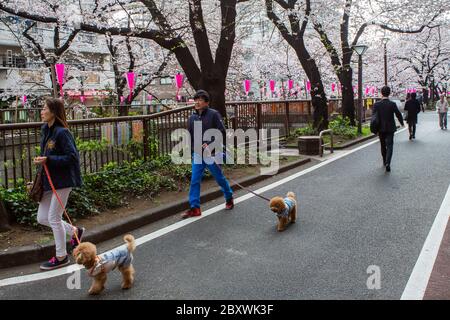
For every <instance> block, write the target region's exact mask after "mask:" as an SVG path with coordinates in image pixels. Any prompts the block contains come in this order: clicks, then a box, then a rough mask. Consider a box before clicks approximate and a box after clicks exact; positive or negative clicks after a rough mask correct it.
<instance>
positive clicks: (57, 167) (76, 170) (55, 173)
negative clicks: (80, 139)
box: [41, 123, 82, 191]
mask: <svg viewBox="0 0 450 320" xmlns="http://www.w3.org/2000/svg"><path fill="white" fill-rule="evenodd" d="M41 129H42V131H41V156H45V157H47V162H46V163H47V167H48V171H49V172H50V177H51V179H52V181H53V185H54V186H55V189H63V188H69V187H72V188H75V187H81V185H82V179H81V172H80V156H79V154H78V150H77V148H76V146H75V140H74V138H73V136H72V134H71V133H70V131H69V129H67V128H64V127H62V126H60V125H59V124H57V123H54V124H53V126H51V127H49V126H48V124H44V125H43V126H42V128H41ZM42 177H43V178H42V179H43V185H44V191H49V190H51V187H50V184H49V182H48V179H47V176H46V175H45V174H43V175H42Z"/></svg>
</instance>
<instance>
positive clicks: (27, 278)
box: [0, 128, 406, 287]
mask: <svg viewBox="0 0 450 320" xmlns="http://www.w3.org/2000/svg"><path fill="white" fill-rule="evenodd" d="M405 130H406V128H403V129H401V130H398V131H397V132H396V134H399V133H401V132H403V131H405ZM378 142H379V140H378V139H376V140H374V141H370V142H369V143H366V144H364V145H362V146H359V147H357V148H355V149H352V150H349V151H346V152H345V151H344V152H343V153H342V154H339V155H337V156H335V157H333V158H330V159H328V160H325V161H323V162H322V163H319V164H317V165H315V166H312V167H310V168H307V169H305V170H302V171H300V172H298V173H296V174H293V175H291V176H289V177H286V178H284V179H282V180H279V181H277V182H274V183H272V184H270V185H267V186H265V187H262V188H260V189H258V190H255V192H256V193H258V194H261V193H263V192H266V191H268V190H271V189H274V188H276V187H278V186H280V185H282V184H285V183H287V182H289V181H292V180H294V179H297V178H298V177H301V176H303V175H305V174H308V173H310V172H312V171H314V170H317V169H319V168H321V167H323V166H326V165H327V164H330V163H332V162H334V161H337V160H339V159H341V158H343V157H346V156H348V155H350V154H352V153H355V152H357V151H359V150H362V149H364V148H367V147H368V146H371V145H373V144H375V143H378ZM253 197H255V196H254V195H253V194H251V193H248V194H246V195H243V196H241V197H239V198H237V199H235V200H234V203H235V204H237V203H240V202H243V201H246V200H248V199H250V198H253ZM224 208H225V205H224V204H221V205H218V206H215V207H213V208H211V209H209V210H206V211H204V212H202V215H201V216H200V217H196V218H189V219H186V220H182V221H179V222H177V223H174V224H172V225H170V226H167V227H165V228H162V229H160V230H157V231H154V232H152V233H150V234H148V235H145V236H142V237H140V238H138V239H136V245H137V246H138V245H141V244H144V243H146V242H149V241H151V240H153V239H156V238H158V237H161V236H163V235H165V234H168V233H169V232H172V231H174V230H177V229H180V228H182V227H184V226H186V225H188V224H190V223H194V222H196V221H198V220H200V219H204V218H206V217H207V216H209V215H211V214H213V213H216V212H218V211H221V210H223V209H224ZM120 247H122V246H120ZM112 250H115V249H111V251H112ZM81 269H84V267H82V266H79V265H71V266H68V267H64V268H61V269H57V270H52V271H48V272H45V273H42V272H41V273H33V274H29V275H24V276H18V277H12V278H7V279H4V280H0V287H4V286H10V285H15V284H20V283H26V282H32V281H38V280H44V279H50V278H54V277H58V276H62V275H65V274H71V273H73V272H74V271H77V270H81Z"/></svg>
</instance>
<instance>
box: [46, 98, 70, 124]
mask: <svg viewBox="0 0 450 320" xmlns="http://www.w3.org/2000/svg"><path fill="white" fill-rule="evenodd" d="M45 104H46V105H47V107H48V109H49V110H50V112H51V113H53V114H54V115H55V123H58V124H59V125H60V126H63V127H64V128H68V127H69V125H68V123H67V118H66V110H65V109H64V102H63V101H62V100H61V99H56V98H48V99H46V100H45Z"/></svg>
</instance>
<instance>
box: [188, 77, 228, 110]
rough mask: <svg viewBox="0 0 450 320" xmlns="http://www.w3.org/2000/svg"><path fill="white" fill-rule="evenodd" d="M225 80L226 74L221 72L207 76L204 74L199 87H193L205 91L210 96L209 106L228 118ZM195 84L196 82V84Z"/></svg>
mask: <svg viewBox="0 0 450 320" xmlns="http://www.w3.org/2000/svg"><path fill="white" fill-rule="evenodd" d="M225 79H226V74H225V75H224V74H221V72H220V71H214V72H211V73H208V74H206V75H204V74H202V77H201V78H200V81H199V82H198V87H196V86H193V87H194V89H195V90H200V89H201V90H205V91H206V92H208V94H209V98H210V102H209V105H210V106H211V107H212V108H213V109H215V110H217V111H219V112H220V114H221V115H222V117H223V118H225V117H226V115H227V113H226V108H225ZM194 84H195V82H194Z"/></svg>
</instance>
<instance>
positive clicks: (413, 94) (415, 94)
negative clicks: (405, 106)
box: [411, 92, 417, 100]
mask: <svg viewBox="0 0 450 320" xmlns="http://www.w3.org/2000/svg"><path fill="white" fill-rule="evenodd" d="M416 97H417V93H415V92H413V93H411V99H413V100H414V99H416Z"/></svg>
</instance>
